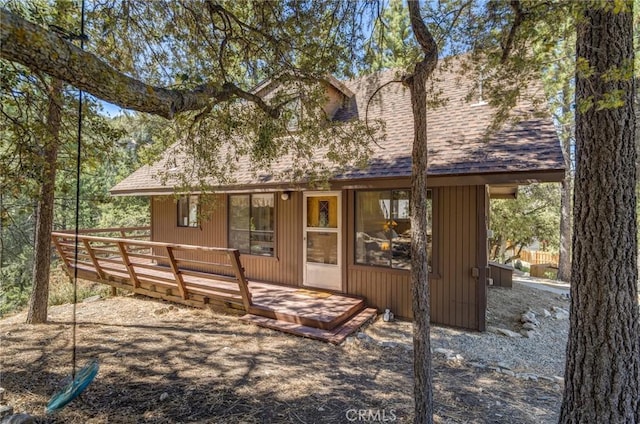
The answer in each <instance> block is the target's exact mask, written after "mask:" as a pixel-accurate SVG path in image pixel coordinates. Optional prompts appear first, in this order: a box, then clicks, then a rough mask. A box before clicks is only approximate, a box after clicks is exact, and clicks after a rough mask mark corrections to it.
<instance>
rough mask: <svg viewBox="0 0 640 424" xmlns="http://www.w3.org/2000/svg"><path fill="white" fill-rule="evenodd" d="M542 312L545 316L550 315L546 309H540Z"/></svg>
mask: <svg viewBox="0 0 640 424" xmlns="http://www.w3.org/2000/svg"><path fill="white" fill-rule="evenodd" d="M542 314H543V315H544V317H545V318H549V317H550V316H551V312H549V311H547V310H546V309H543V310H542Z"/></svg>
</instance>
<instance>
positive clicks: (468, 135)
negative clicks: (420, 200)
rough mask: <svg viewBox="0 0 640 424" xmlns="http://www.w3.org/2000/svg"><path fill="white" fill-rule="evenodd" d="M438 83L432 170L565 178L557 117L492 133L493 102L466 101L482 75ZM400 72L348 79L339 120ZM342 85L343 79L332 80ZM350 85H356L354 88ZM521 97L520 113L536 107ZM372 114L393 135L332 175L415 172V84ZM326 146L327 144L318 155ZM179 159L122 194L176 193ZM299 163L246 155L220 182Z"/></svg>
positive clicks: (264, 184)
mask: <svg viewBox="0 0 640 424" xmlns="http://www.w3.org/2000/svg"><path fill="white" fill-rule="evenodd" d="M435 77H436V81H437V82H436V87H437V89H439V90H441V91H442V93H443V97H446V98H447V101H446V102H445V103H444V104H443V105H442V106H439V107H437V108H435V109H430V110H429V111H428V112H427V121H428V152H429V166H428V176H429V177H434V179H436V180H437V179H438V178H439V177H463V178H465V177H476V180H475V181H482V182H483V183H491V182H499V183H517V182H528V181H531V180H537V181H560V180H561V179H562V176H563V175H564V160H563V156H562V150H561V148H560V142H559V139H558V136H557V133H556V130H555V128H554V125H553V122H552V121H551V118H525V120H523V121H521V122H519V123H518V124H516V125H512V124H505V126H504V127H503V128H502V129H501V130H500V131H498V132H496V133H494V134H492V135H490V136H489V137H488V138H487V137H485V135H486V129H487V127H488V126H489V124H490V123H491V120H492V118H493V115H492V114H493V110H492V108H491V107H490V106H489V105H487V104H483V103H478V102H468V101H466V100H465V97H466V96H467V93H468V92H469V89H470V88H471V85H472V84H474V81H469V80H468V79H463V78H460V76H459V75H458V74H456V73H455V72H454V71H451V70H449V71H443V70H442V69H441V68H439V69H438V70H437V71H436V74H435ZM394 79H396V72H395V71H385V72H380V73H377V74H373V75H370V76H366V77H362V78H359V79H355V80H349V81H344V82H343V83H342V84H343V86H344V89H345V90H341V92H342V93H345V92H349V93H353V95H352V96H351V97H350V99H348V101H345V106H344V107H343V108H342V109H340V110H338V111H337V112H336V114H335V115H334V120H344V121H346V120H349V119H354V118H356V119H364V115H365V109H366V107H367V102H368V100H369V98H370V97H371V96H372V95H373V94H374V92H375V91H376V90H377V89H378V88H379V87H381V86H382V85H383V84H385V83H387V82H389V81H391V80H394ZM332 85H334V86H335V84H332ZM347 90H348V91H347ZM529 109H530V105H529V104H527V103H526V102H521V104H519V105H518V107H517V108H516V113H518V112H524V111H527V112H528V111H529ZM368 119H370V120H373V119H381V120H383V121H385V123H386V139H385V140H384V141H381V142H380V144H379V145H373V146H372V150H373V151H372V154H371V156H370V161H369V166H368V167H366V168H364V169H351V170H348V171H344V172H342V173H340V174H337V175H335V176H334V177H333V178H332V181H336V182H339V181H343V182H344V181H347V180H369V179H379V178H408V177H410V175H411V150H412V143H413V137H414V135H413V115H412V111H411V101H410V94H409V90H408V89H407V88H405V87H404V86H402V85H401V84H400V83H392V84H389V85H387V86H385V87H384V88H382V89H380V90H379V91H378V92H377V93H376V96H375V97H374V98H373V99H372V101H371V103H370V104H369V110H368ZM324 153H326V152H323V151H322V149H319V151H318V152H317V156H319V157H322V155H323V154H324ZM170 158H171V163H177V164H178V166H180V164H181V163H183V164H187V163H189V162H188V159H187V158H186V157H184V155H181V154H178V155H177V157H176V151H175V150H174V148H170V149H168V150H167V151H166V152H165V153H164V155H163V157H162V158H161V159H160V160H159V161H158V162H156V163H155V164H153V165H145V166H143V167H142V168H140V169H138V170H137V171H135V172H134V173H133V174H131V175H130V176H128V177H127V178H125V179H124V180H123V181H121V182H120V183H118V184H117V185H116V186H115V187H113V188H112V189H111V193H112V194H114V195H127V194H129V195H136V194H162V193H172V192H173V189H174V187H173V186H172V184H171V182H168V183H166V184H162V183H161V181H160V180H159V178H157V175H158V174H159V173H160V172H161V171H166V169H167V163H168V160H169V159H170ZM291 167H292V162H291V161H290V160H287V159H286V158H283V160H281V161H280V162H278V163H275V164H273V166H272V172H270V173H258V174H257V175H256V173H255V172H254V171H253V170H252V169H251V164H250V163H249V161H240V163H239V164H238V169H237V170H236V172H235V173H234V175H233V179H234V181H235V182H234V184H233V185H229V186H225V187H219V189H220V190H221V191H224V190H226V191H233V190H234V189H236V190H237V189H240V188H245V189H247V188H251V187H253V188H256V189H258V188H268V187H272V188H278V187H280V188H283V187H287V185H288V184H289V181H279V180H278V179H277V177H275V175H279V174H280V173H281V172H285V171H287V170H289V169H290V168H291Z"/></svg>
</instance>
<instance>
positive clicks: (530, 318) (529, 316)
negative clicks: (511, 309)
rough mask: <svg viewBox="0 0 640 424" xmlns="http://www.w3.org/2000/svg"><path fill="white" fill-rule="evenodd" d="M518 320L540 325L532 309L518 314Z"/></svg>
mask: <svg viewBox="0 0 640 424" xmlns="http://www.w3.org/2000/svg"><path fill="white" fill-rule="evenodd" d="M520 322H523V323H525V324H528V323H530V324H533V325H535V326H536V327H537V326H538V325H540V321H538V319H537V318H536V314H535V313H534V312H533V311H527V312H525V313H524V314H522V315H521V316H520Z"/></svg>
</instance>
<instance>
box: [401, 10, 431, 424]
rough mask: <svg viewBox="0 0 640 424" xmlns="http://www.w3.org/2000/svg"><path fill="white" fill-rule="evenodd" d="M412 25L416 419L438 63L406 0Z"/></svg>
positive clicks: (424, 342) (421, 398) (426, 393)
mask: <svg viewBox="0 0 640 424" xmlns="http://www.w3.org/2000/svg"><path fill="white" fill-rule="evenodd" d="M409 17H410V19H411V27H412V29H413V33H414V34H415V36H416V39H417V41H418V43H419V44H420V46H421V48H422V51H423V53H424V59H423V60H422V61H421V62H419V63H417V64H416V66H415V69H414V72H413V74H412V75H410V76H408V77H407V78H405V79H404V83H405V85H407V86H409V90H410V92H411V108H412V111H413V126H414V138H413V150H412V166H411V287H412V290H411V294H412V307H413V373H414V399H415V417H414V422H415V423H420V424H424V423H432V422H433V391H432V388H431V381H432V377H431V341H430V334H429V331H430V328H429V267H428V266H427V210H426V207H427V91H426V82H427V79H428V78H429V76H430V75H431V74H432V73H433V71H434V69H435V67H436V64H437V63H438V49H437V46H436V43H435V40H434V39H433V37H432V36H431V34H430V33H429V31H428V30H427V28H426V26H425V25H424V22H423V21H422V16H420V4H419V2H417V1H409Z"/></svg>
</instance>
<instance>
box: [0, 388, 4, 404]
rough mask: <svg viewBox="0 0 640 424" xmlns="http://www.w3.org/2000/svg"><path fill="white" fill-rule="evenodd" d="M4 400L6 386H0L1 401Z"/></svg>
mask: <svg viewBox="0 0 640 424" xmlns="http://www.w3.org/2000/svg"><path fill="white" fill-rule="evenodd" d="M3 400H4V387H0V403H2V401H3Z"/></svg>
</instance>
